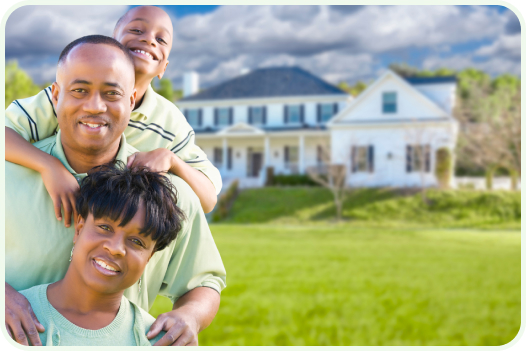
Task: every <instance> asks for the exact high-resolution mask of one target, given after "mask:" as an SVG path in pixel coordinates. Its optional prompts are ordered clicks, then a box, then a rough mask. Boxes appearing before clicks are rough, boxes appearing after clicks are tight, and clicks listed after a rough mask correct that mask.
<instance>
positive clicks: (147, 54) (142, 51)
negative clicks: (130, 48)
mask: <svg viewBox="0 0 526 351" xmlns="http://www.w3.org/2000/svg"><path fill="white" fill-rule="evenodd" d="M134 51H135V52H139V53H141V54H144V55H146V56H148V57H149V58H151V59H153V56H152V55H150V53H148V52H146V51H144V50H134Z"/></svg>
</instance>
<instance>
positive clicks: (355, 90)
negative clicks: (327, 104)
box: [338, 80, 367, 96]
mask: <svg viewBox="0 0 526 351" xmlns="http://www.w3.org/2000/svg"><path fill="white" fill-rule="evenodd" d="M338 88H340V89H342V90H344V91H346V92H347V93H349V94H351V95H352V96H358V94H360V93H361V92H362V91H364V90H365V89H367V83H365V82H362V81H361V80H359V81H358V82H356V83H355V84H354V85H349V84H348V83H347V82H340V83H338Z"/></svg>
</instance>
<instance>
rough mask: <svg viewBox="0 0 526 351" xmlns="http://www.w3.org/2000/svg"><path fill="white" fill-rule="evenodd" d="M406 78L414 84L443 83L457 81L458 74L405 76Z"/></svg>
mask: <svg viewBox="0 0 526 351" xmlns="http://www.w3.org/2000/svg"><path fill="white" fill-rule="evenodd" d="M404 79H405V80H406V81H407V82H408V83H409V84H412V85H419V84H441V83H456V82H457V77H456V76H442V77H404Z"/></svg>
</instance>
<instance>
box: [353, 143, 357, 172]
mask: <svg viewBox="0 0 526 351" xmlns="http://www.w3.org/2000/svg"><path fill="white" fill-rule="evenodd" d="M357 170H358V165H357V164H356V146H352V147H351V171H352V172H353V173H355V172H356V171H357Z"/></svg>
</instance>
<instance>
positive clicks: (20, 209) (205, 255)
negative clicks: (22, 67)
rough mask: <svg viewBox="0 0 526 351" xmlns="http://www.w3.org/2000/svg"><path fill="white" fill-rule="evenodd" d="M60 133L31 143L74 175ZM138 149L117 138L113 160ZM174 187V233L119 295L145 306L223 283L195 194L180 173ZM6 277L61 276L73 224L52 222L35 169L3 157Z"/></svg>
mask: <svg viewBox="0 0 526 351" xmlns="http://www.w3.org/2000/svg"><path fill="white" fill-rule="evenodd" d="M60 135H61V132H60V131H59V132H58V133H57V135H54V136H51V137H49V138H47V139H44V140H41V141H39V142H36V143H35V144H34V145H35V146H36V147H37V148H39V149H40V150H42V151H44V152H46V153H48V154H50V155H53V156H54V157H56V158H58V159H59V160H60V161H61V162H62V164H63V165H64V166H65V167H66V169H67V170H69V171H70V172H71V173H72V174H73V176H74V177H75V178H76V179H77V180H78V181H80V180H82V179H83V178H84V177H86V174H85V173H83V174H78V173H76V172H75V171H74V170H73V169H72V168H71V166H70V165H69V164H68V161H67V159H66V156H65V154H64V150H63V148H62V143H61V142H60V140H61V139H60ZM136 151H137V150H136V149H135V148H133V147H132V146H130V145H128V143H127V142H126V137H125V136H124V135H123V136H122V137H121V143H120V148H119V151H118V153H117V157H116V159H117V160H119V161H121V162H124V163H125V162H126V159H127V157H128V156H130V155H131V154H133V153H134V152H136ZM168 177H169V178H170V181H171V182H172V184H173V185H174V186H175V188H176V189H177V206H178V207H179V208H180V209H181V210H182V211H183V212H184V214H185V217H186V218H185V220H184V221H183V223H182V230H181V231H180V232H179V233H178V234H177V238H176V239H175V240H174V241H173V242H172V243H171V244H170V245H169V246H168V247H167V248H165V249H164V250H162V251H159V252H156V253H155V254H154V255H153V256H152V258H151V259H150V261H149V262H148V264H147V265H146V269H145V270H144V273H143V275H142V285H141V290H140V292H139V287H138V284H135V285H133V286H132V287H130V288H128V289H126V290H125V292H124V295H125V296H126V297H127V298H128V299H129V300H130V301H132V302H133V303H135V304H136V305H138V306H139V307H141V308H143V309H145V310H147V311H149V310H150V308H151V306H152V305H153V302H154V300H155V297H156V296H157V295H162V296H166V297H168V298H170V299H171V300H172V302H175V301H176V300H177V299H178V298H179V297H181V296H182V295H184V294H185V293H186V292H188V291H190V290H192V289H194V288H196V287H208V288H211V289H214V290H216V291H218V292H221V290H222V289H223V288H224V287H225V286H226V272H225V267H224V266H223V262H222V260H221V256H220V255H219V251H218V249H217V246H216V245H215V242H214V239H213V237H212V233H211V232H210V228H209V227H208V223H207V221H206V218H205V215H204V212H203V209H202V208H201V203H200V202H199V198H198V197H197V195H196V194H195V193H194V192H193V190H192V189H191V188H190V186H189V185H188V184H187V183H186V182H185V181H184V180H182V179H181V178H179V177H177V176H175V175H172V174H168ZM5 193H6V194H5V199H6V206H5V208H6V209H5V280H6V282H7V283H8V284H10V285H11V286H12V287H13V288H14V289H15V290H24V289H28V288H30V287H32V286H35V285H40V284H49V283H53V282H56V281H58V280H60V279H62V278H63V277H64V275H65V274H66V271H67V269H68V266H69V256H70V252H71V248H72V247H73V235H74V231H75V229H74V228H73V226H71V227H70V228H66V227H64V222H63V221H60V222H59V221H57V219H56V217H55V215H54V207H53V202H52V200H51V198H50V197H49V195H48V193H47V190H46V187H45V186H44V182H43V181H42V177H41V176H40V173H38V172H36V171H33V170H31V169H29V168H26V167H22V166H20V165H17V164H14V163H11V162H7V161H6V162H5Z"/></svg>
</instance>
